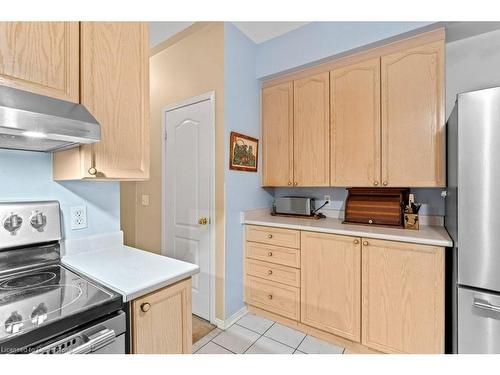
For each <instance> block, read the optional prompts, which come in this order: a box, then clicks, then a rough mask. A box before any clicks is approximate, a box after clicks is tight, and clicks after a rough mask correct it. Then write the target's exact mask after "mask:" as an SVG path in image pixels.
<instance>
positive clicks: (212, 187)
mask: <svg viewBox="0 0 500 375" xmlns="http://www.w3.org/2000/svg"><path fill="white" fill-rule="evenodd" d="M207 100H208V101H210V111H211V113H210V155H211V159H212V160H211V163H210V183H209V188H210V190H211V192H210V208H209V214H210V218H209V224H210V228H209V237H210V238H209V241H208V242H209V272H210V274H209V284H210V285H209V292H210V296H209V303H210V306H209V313H210V322H211V323H213V324H215V323H216V320H217V319H216V317H215V262H216V260H215V91H209V92H206V93H203V94H201V95H198V96H194V97H191V98H188V99H185V100H182V101H179V102H176V103H173V104H169V105H167V106H165V107H163V109H162V111H161V114H162V120H161V135H162V137H161V150H162V154H161V164H162V169H161V171H162V179H161V200H162V205H161V254H162V255H164V256H167V249H166V243H167V238H166V230H165V223H166V218H167V216H166V215H167V212H166V207H165V198H166V190H167V186H166V184H165V176H166V175H167V165H166V162H165V154H166V151H167V145H166V140H167V124H166V115H167V112H171V111H173V110H176V109H179V108H182V107H187V106H189V105H193V104H197V103H200V102H204V101H207Z"/></svg>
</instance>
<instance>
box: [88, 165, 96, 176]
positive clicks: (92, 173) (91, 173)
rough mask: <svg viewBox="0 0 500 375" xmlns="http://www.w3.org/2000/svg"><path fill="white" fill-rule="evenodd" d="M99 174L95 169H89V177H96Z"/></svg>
mask: <svg viewBox="0 0 500 375" xmlns="http://www.w3.org/2000/svg"><path fill="white" fill-rule="evenodd" d="M96 174H97V169H95V168H94V167H91V168H89V175H91V176H95V175H96Z"/></svg>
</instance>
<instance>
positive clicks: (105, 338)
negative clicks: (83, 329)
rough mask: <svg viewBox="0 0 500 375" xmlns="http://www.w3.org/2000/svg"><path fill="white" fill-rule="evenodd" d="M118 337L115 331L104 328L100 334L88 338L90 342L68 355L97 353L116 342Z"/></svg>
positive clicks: (72, 350)
mask: <svg viewBox="0 0 500 375" xmlns="http://www.w3.org/2000/svg"><path fill="white" fill-rule="evenodd" d="M115 338H116V335H115V331H114V330H112V329H109V328H104V329H102V330H100V331H99V332H96V333H95V334H93V335H91V336H89V337H88V339H89V340H88V341H87V342H85V343H84V344H82V345H80V346H77V347H76V348H74V349H71V350H70V351H68V352H67V354H87V353H90V352H92V351H95V350H97V349H99V348H102V347H103V346H106V345H108V344H111V343H112V342H113V341H115Z"/></svg>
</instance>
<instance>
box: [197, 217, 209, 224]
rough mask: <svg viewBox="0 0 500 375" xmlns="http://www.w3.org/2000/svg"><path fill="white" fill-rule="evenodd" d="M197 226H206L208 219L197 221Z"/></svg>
mask: <svg viewBox="0 0 500 375" xmlns="http://www.w3.org/2000/svg"><path fill="white" fill-rule="evenodd" d="M198 224H201V225H207V224H208V219H207V218H206V217H201V218H200V220H198Z"/></svg>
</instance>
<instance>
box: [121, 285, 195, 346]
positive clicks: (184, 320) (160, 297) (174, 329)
mask: <svg viewBox="0 0 500 375" xmlns="http://www.w3.org/2000/svg"><path fill="white" fill-rule="evenodd" d="M131 311H132V351H133V353H136V354H182V353H184V354H190V353H191V351H192V316H191V278H189V279H186V280H183V281H180V282H178V283H176V284H173V285H170V286H168V287H166V288H164V289H160V290H158V291H155V292H153V293H150V294H148V295H146V296H144V297H141V298H138V299H136V300H134V301H132V304H131Z"/></svg>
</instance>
